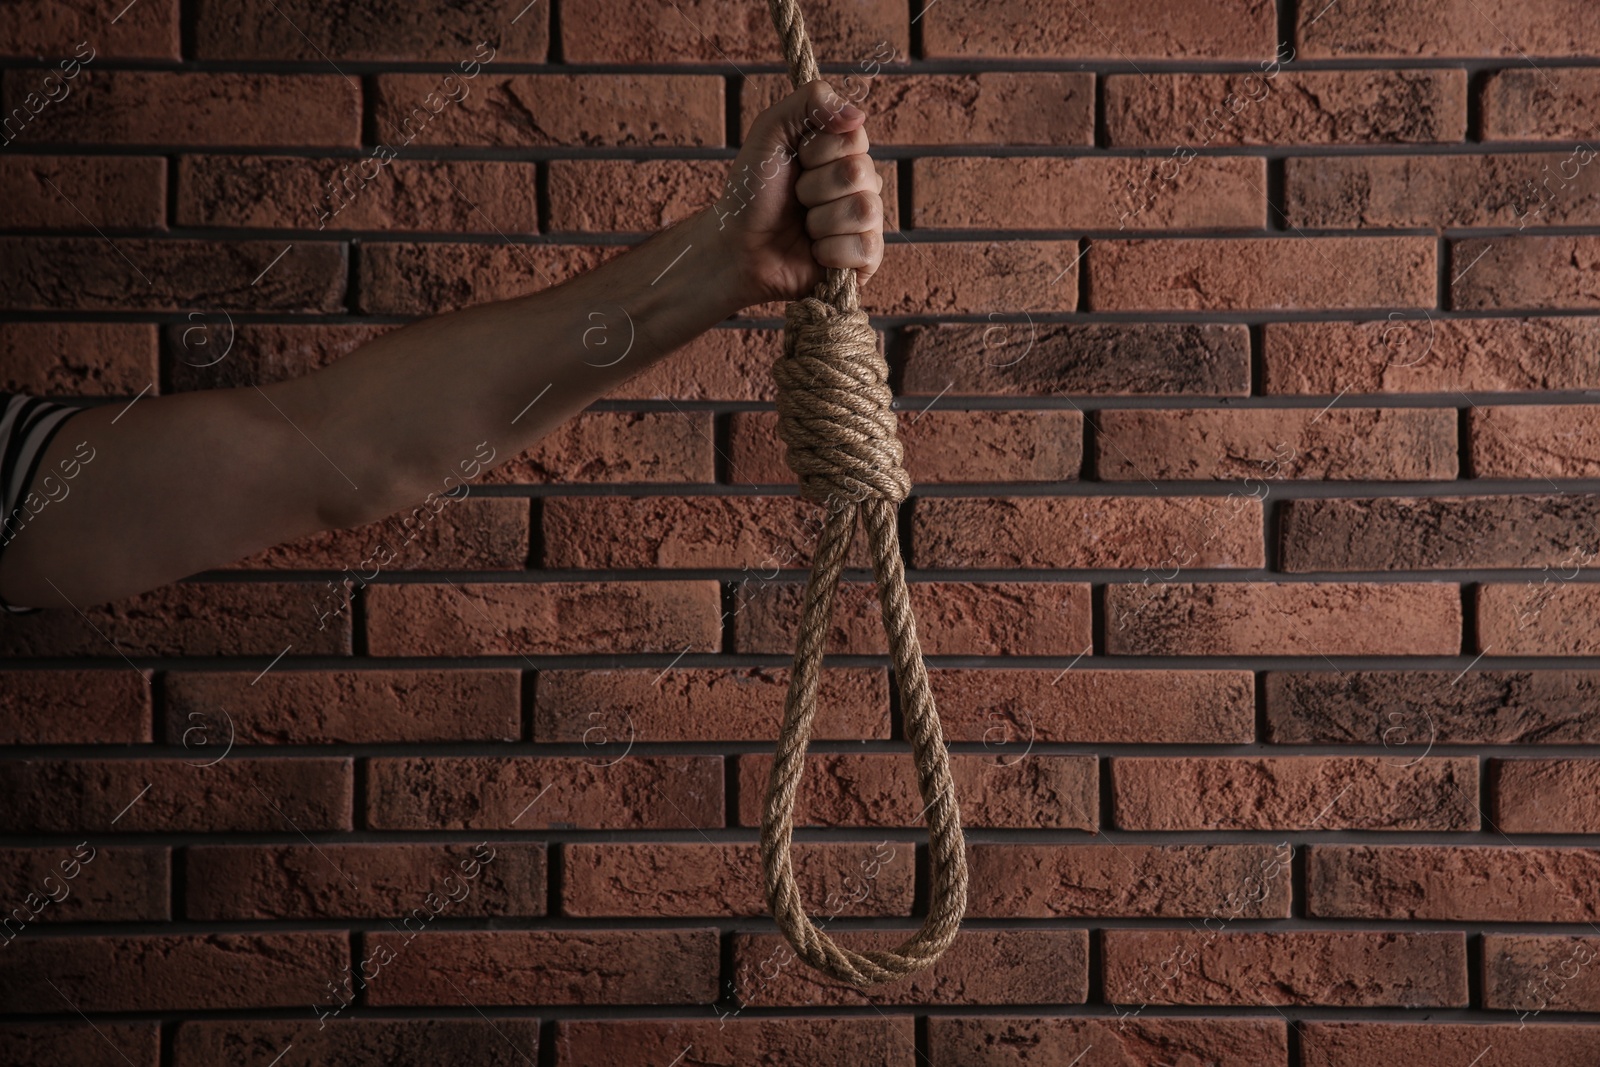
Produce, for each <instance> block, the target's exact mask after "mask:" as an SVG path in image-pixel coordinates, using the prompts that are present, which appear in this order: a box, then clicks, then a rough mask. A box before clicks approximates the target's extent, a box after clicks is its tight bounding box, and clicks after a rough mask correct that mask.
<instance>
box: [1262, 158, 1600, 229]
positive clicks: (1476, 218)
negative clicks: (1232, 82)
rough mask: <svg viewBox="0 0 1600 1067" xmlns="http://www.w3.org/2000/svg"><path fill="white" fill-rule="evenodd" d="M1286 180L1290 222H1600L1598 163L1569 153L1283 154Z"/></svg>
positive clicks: (1375, 224) (1392, 224) (1327, 224)
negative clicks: (1584, 164) (1585, 163)
mask: <svg viewBox="0 0 1600 1067" xmlns="http://www.w3.org/2000/svg"><path fill="white" fill-rule="evenodd" d="M1563 164H1568V165H1567V166H1563ZM1569 170H1570V171H1572V172H1573V173H1572V174H1571V175H1569V174H1568V173H1567V172H1568V171H1569ZM1284 185H1285V192H1284V199H1285V202H1286V203H1285V221H1286V223H1287V224H1288V225H1290V226H1306V227H1314V228H1318V229H1324V228H1326V229H1340V228H1351V229H1354V228H1357V227H1359V228H1363V229H1367V228H1380V227H1395V228H1403V227H1422V226H1428V227H1433V226H1439V227H1444V226H1516V227H1517V228H1518V229H1521V228H1522V227H1525V226H1581V225H1594V224H1595V223H1597V222H1600V168H1592V167H1585V168H1582V169H1579V166H1578V160H1577V158H1575V157H1574V156H1573V155H1572V154H1571V153H1548V154H1545V153H1540V154H1529V153H1516V154H1506V155H1500V154H1496V155H1488V156H1334V157H1321V158H1312V157H1300V158H1293V159H1286V160H1284Z"/></svg>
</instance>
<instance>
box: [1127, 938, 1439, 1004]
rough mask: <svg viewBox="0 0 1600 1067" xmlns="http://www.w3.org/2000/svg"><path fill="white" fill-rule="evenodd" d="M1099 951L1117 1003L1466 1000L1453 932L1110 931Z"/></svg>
mask: <svg viewBox="0 0 1600 1067" xmlns="http://www.w3.org/2000/svg"><path fill="white" fill-rule="evenodd" d="M1105 953H1106V957H1105V980H1106V997H1107V999H1108V1000H1111V1001H1112V1002H1115V1003H1121V1004H1131V1005H1140V1004H1239V1005H1245V1004H1249V1005H1260V1004H1275V1005H1290V1004H1330V1005H1343V1006H1349V1007H1397V1008H1400V1007H1410V1008H1447V1007H1464V1006H1465V1005H1466V1003H1467V942H1466V938H1465V937H1463V936H1462V935H1461V934H1459V933H1452V932H1437V933H1433V932H1430V933H1369V932H1366V931H1349V932H1345V931H1338V932H1332V931H1328V932H1324V931H1316V932H1312V931H1285V932H1281V933H1256V932H1246V931H1223V932H1221V933H1218V932H1216V931H1214V930H1213V931H1208V932H1205V933H1201V932H1198V931H1193V932H1192V931H1189V930H1108V931H1106V936H1105ZM1173 958H1177V959H1181V960H1182V961H1183V962H1182V963H1181V964H1171V965H1167V964H1165V963H1163V964H1157V965H1156V966H1155V967H1151V965H1150V961H1152V960H1162V961H1166V960H1169V959H1173ZM1168 966H1170V967H1171V969H1170V970H1169V969H1167V968H1168ZM1352 974H1359V975H1361V978H1362V980H1361V981H1360V982H1359V983H1357V982H1351V981H1350V980H1349V979H1350V975H1352Z"/></svg>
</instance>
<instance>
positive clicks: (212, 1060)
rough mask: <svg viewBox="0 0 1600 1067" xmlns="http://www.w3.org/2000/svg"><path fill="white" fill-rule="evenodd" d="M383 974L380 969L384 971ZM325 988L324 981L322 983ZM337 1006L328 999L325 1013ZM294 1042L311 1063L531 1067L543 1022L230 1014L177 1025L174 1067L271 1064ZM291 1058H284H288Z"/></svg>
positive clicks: (379, 1066)
mask: <svg viewBox="0 0 1600 1067" xmlns="http://www.w3.org/2000/svg"><path fill="white" fill-rule="evenodd" d="M379 973H382V972H379ZM322 988H323V989H324V990H325V989H326V986H323V987H322ZM330 1006H331V1005H327V1004H324V1006H323V1008H322V1010H327V1008H328V1007H330ZM290 1046H293V1047H294V1049H295V1051H294V1052H292V1053H289V1056H291V1057H292V1056H301V1057H304V1060H305V1062H307V1063H337V1064H340V1065H341V1067H427V1065H433V1064H442V1063H471V1064H473V1065H474V1067H527V1064H528V1063H530V1062H537V1058H538V1053H539V1020H537V1019H521V1018H516V1019H513V1018H504V1017H502V1018H497V1019H476V1018H468V1019H362V1018H352V1017H349V1016H346V1017H344V1018H341V1019H338V1020H337V1022H336V1023H335V1025H332V1026H329V1025H328V1024H327V1023H326V1022H324V1021H321V1020H317V1021H311V1022H302V1021H300V1020H298V1019H296V1020H294V1021H292V1022H291V1021H289V1020H287V1019H271V1020H263V1019H253V1020H245V1019H228V1020H225V1021H220V1022H211V1021H206V1022H197V1021H195V1020H192V1019H186V1020H184V1021H182V1022H180V1023H179V1024H178V1027H177V1037H176V1038H175V1039H174V1041H173V1046H172V1049H173V1052H172V1056H173V1058H172V1063H173V1065H174V1067H212V1065H213V1064H218V1063H255V1062H256V1061H257V1060H259V1061H260V1062H261V1063H264V1064H270V1063H271V1062H272V1057H274V1056H277V1055H279V1054H281V1053H283V1052H284V1050H285V1049H287V1048H289V1047H290ZM287 1059H288V1057H286V1060H287Z"/></svg>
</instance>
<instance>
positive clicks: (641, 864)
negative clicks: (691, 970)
mask: <svg viewBox="0 0 1600 1067" xmlns="http://www.w3.org/2000/svg"><path fill="white" fill-rule="evenodd" d="M563 858H564V864H563V871H562V887H561V892H562V898H563V899H564V900H566V901H567V906H566V909H565V910H566V914H568V915H572V916H576V917H578V918H599V917H606V916H641V917H644V916H660V917H667V916H689V917H694V916H715V915H764V914H766V910H767V900H766V894H765V891H764V889H763V888H762V881H761V873H760V872H761V850H760V848H759V847H758V846H756V845H744V844H739V845H711V844H704V843H699V842H691V843H688V844H659V845H658V844H634V845H571V846H568V847H567V849H566V850H565V851H564V854H563ZM869 870H870V871H873V872H875V877H873V878H871V879H870V880H869V879H867V878H866V872H867V871H869ZM794 871H795V879H796V881H797V883H798V885H799V886H800V894H801V898H802V900H804V902H805V906H806V908H807V910H808V911H810V912H815V913H820V914H822V915H839V916H841V917H843V916H858V915H866V916H873V915H908V914H910V912H911V898H912V892H913V888H914V886H913V883H914V879H915V874H916V861H915V853H914V850H913V848H912V845H911V842H909V841H893V842H890V843H888V844H887V845H883V846H880V845H878V844H876V843H869V844H855V843H821V842H817V843H810V844H800V845H797V846H796V847H795V850H794Z"/></svg>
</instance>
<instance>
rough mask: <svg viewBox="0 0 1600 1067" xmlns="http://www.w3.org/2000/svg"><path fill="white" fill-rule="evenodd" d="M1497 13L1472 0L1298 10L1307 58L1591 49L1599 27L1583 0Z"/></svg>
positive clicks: (1598, 45)
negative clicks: (1581, 0) (1486, 9)
mask: <svg viewBox="0 0 1600 1067" xmlns="http://www.w3.org/2000/svg"><path fill="white" fill-rule="evenodd" d="M1491 10H1493V12H1494V15H1493V17H1492V18H1491V17H1490V15H1489V13H1488V12H1486V11H1485V10H1484V9H1483V8H1482V7H1478V6H1476V5H1475V3H1474V0H1415V2H1413V3H1410V4H1407V5H1405V6H1404V7H1394V6H1390V5H1387V4H1380V3H1366V4H1352V5H1349V6H1345V5H1342V4H1335V5H1333V7H1331V8H1329V9H1328V10H1326V11H1323V12H1318V11H1317V10H1316V9H1315V8H1306V9H1303V10H1302V11H1301V12H1300V26H1299V40H1300V41H1301V42H1302V45H1301V47H1302V50H1303V52H1304V54H1305V56H1306V57H1307V58H1308V59H1309V58H1319V59H1320V58H1330V59H1338V58H1343V57H1346V56H1398V57H1402V58H1404V57H1409V56H1426V57H1428V58H1434V57H1437V56H1463V57H1467V58H1471V59H1481V58H1483V57H1484V56H1507V57H1511V58H1513V59H1516V58H1521V59H1526V58H1527V57H1528V56H1530V55H1534V56H1562V55H1585V56H1587V55H1593V54H1594V53H1595V51H1596V50H1600V27H1597V26H1596V25H1595V23H1594V20H1593V19H1592V18H1588V19H1586V18H1585V15H1586V14H1588V12H1586V11H1585V9H1583V8H1582V7H1580V6H1578V5H1566V4H1559V3H1558V4H1531V5H1522V4H1499V5H1496V6H1495V7H1493V8H1492V9H1491Z"/></svg>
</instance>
